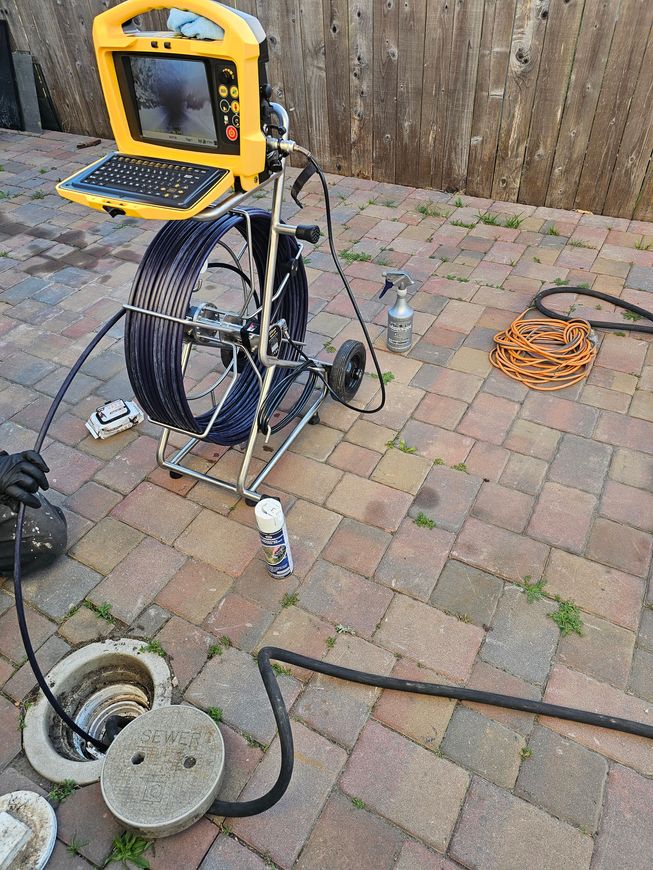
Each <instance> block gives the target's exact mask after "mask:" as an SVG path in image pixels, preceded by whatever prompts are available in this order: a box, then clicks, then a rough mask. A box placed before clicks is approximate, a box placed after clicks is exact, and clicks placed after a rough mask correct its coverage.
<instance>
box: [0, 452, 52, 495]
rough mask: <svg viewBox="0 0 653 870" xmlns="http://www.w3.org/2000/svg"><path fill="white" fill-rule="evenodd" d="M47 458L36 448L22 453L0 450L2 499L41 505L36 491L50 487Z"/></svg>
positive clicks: (0, 492)
mask: <svg viewBox="0 0 653 870" xmlns="http://www.w3.org/2000/svg"><path fill="white" fill-rule="evenodd" d="M46 471H50V469H49V468H48V466H47V465H46V463H45V460H44V459H43V458H42V456H40V454H38V453H37V452H36V451H35V450H23V451H22V452H21V453H7V452H6V451H5V450H2V451H0V501H8V500H16V501H22V502H23V504H25V505H27V506H28V507H32V508H38V507H41V502H40V501H39V499H38V498H37V497H36V495H35V494H34V493H36V492H38V490H39V489H49V488H50V484H49V483H48V479H47V477H46V476H45V472H46Z"/></svg>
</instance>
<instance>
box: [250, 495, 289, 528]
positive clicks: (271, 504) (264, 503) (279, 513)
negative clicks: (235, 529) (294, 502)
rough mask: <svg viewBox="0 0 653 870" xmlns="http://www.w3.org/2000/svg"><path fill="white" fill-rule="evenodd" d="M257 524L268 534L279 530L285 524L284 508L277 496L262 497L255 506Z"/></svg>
mask: <svg viewBox="0 0 653 870" xmlns="http://www.w3.org/2000/svg"><path fill="white" fill-rule="evenodd" d="M254 516H255V517H256V525H257V526H258V527H259V529H260V530H261V531H262V532H263V533H264V534H266V535H271V534H272V533H273V532H278V531H279V529H280V528H281V527H282V526H283V522H284V518H283V508H282V507H281V504H280V502H278V501H277V500H276V498H262V499H261V500H260V502H258V504H257V505H256V507H255V508H254Z"/></svg>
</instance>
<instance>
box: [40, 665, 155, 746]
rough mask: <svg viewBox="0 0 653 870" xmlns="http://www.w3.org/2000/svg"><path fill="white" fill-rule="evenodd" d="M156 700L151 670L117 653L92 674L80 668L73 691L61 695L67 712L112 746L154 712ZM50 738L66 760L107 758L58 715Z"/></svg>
mask: <svg viewBox="0 0 653 870" xmlns="http://www.w3.org/2000/svg"><path fill="white" fill-rule="evenodd" d="M153 698H154V683H153V680H152V677H151V675H150V673H149V671H148V670H147V668H146V667H145V666H144V665H143V664H141V663H140V662H139V661H138V659H137V658H136V657H135V656H129V655H120V654H118V655H116V654H115V653H114V654H112V656H111V662H110V663H109V664H107V665H106V666H103V667H97V668H95V669H93V670H90V671H89V670H86V669H84V668H83V667H82V668H80V677H79V680H78V681H76V683H75V684H74V686H73V688H71V689H69V690H68V691H64V692H61V693H60V694H59V696H58V699H59V702H60V704H61V705H62V707H63V708H64V710H65V711H66V713H68V715H69V716H71V717H72V718H73V719H74V720H75V722H76V723H77V724H78V725H79V726H80V727H81V728H83V729H84V731H86V732H87V734H90V735H91V736H92V737H95V738H96V739H98V740H101V741H103V742H106V743H111V742H112V740H113V738H115V737H116V736H117V734H118V733H119V732H120V731H121V730H122V728H124V727H125V725H127V724H128V723H129V722H130V721H131V720H132V719H135V718H136V717H137V716H140V715H141V714H142V713H145V712H147V711H148V710H150V709H151V708H152V701H153ZM49 735H50V739H51V741H52V746H53V747H54V749H55V751H56V752H57V753H58V754H59V755H62V756H64V757H65V758H70V759H71V760H73V761H92V760H96V759H99V758H103V757H104V753H102V752H100V751H99V750H98V749H96V748H95V747H94V746H93V745H91V744H88V743H87V742H86V741H85V740H84V739H83V738H81V737H79V736H78V735H77V734H75V733H74V731H72V729H71V728H69V727H68V726H67V725H65V724H64V723H63V722H62V721H61V720H60V719H59V717H58V716H56V715H55V714H54V712H53V713H52V715H51V717H50V723H49ZM141 760H142V759H141ZM134 763H138V762H134Z"/></svg>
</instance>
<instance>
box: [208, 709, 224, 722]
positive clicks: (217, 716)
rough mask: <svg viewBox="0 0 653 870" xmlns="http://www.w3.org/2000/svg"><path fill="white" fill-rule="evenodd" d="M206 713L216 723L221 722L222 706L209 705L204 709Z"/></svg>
mask: <svg viewBox="0 0 653 870" xmlns="http://www.w3.org/2000/svg"><path fill="white" fill-rule="evenodd" d="M206 712H207V713H208V715H209V716H210V717H211V719H213V721H214V722H215V724H216V725H219V724H220V722H222V713H223V710H222V707H209V709H208V710H207V711H206Z"/></svg>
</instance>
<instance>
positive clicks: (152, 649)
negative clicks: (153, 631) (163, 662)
mask: <svg viewBox="0 0 653 870" xmlns="http://www.w3.org/2000/svg"><path fill="white" fill-rule="evenodd" d="M138 652H139V653H144V652H149V653H154V654H155V655H157V656H161V658H162V659H164V658H165V657H166V656H167V655H168V653H167V652H166V651H165V650H164V649H163V647H162V646H161V641H159V640H149V641H148V642H147V643H145V644H143V646H142V647H141V648H140V649H139V650H138Z"/></svg>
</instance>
